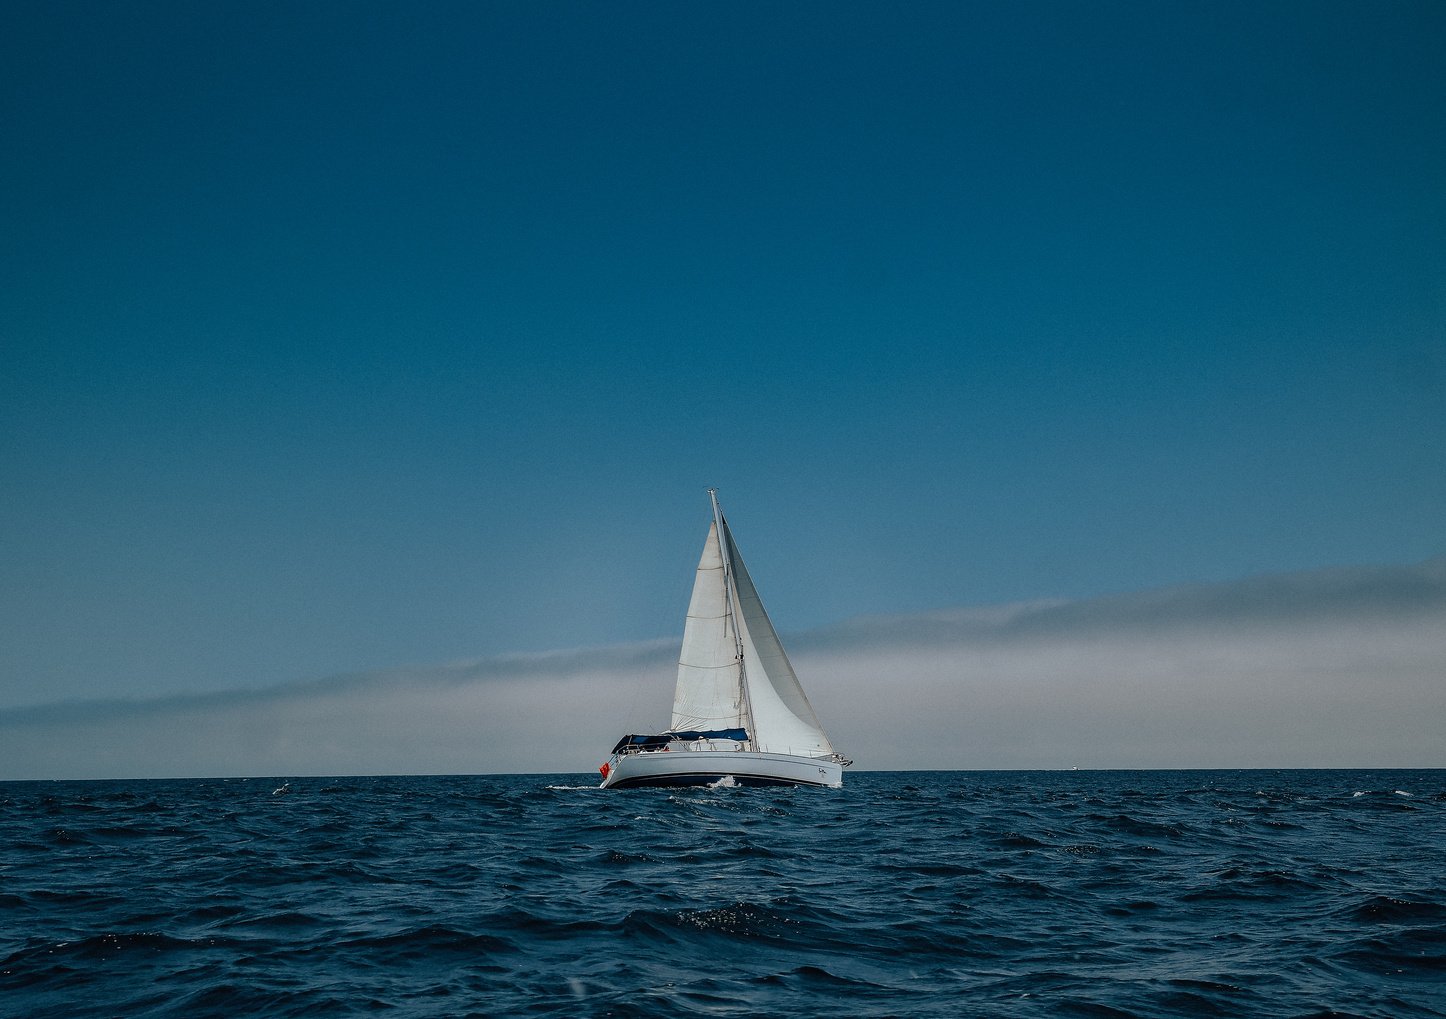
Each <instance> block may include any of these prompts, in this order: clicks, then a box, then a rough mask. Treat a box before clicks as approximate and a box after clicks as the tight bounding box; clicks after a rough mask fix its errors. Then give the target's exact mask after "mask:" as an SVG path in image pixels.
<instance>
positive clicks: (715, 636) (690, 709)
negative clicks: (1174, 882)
mask: <svg viewBox="0 0 1446 1019" xmlns="http://www.w3.org/2000/svg"><path fill="white" fill-rule="evenodd" d="M746 726H747V723H746V721H745V719H744V707H743V692H742V685H741V683H740V682H739V668H738V641H737V639H736V637H735V636H734V633H733V628H732V626H731V625H730V620H729V617H728V592H727V588H726V586H725V582H724V571H723V555H722V552H721V551H720V550H719V547H718V528H717V525H716V524H715V525H713V526H712V527H710V528H709V529H708V540H707V542H706V543H704V545H703V556H702V558H700V559H699V560H698V575H697V577H696V579H695V580H694V581H693V597H692V600H691V601H690V602H689V603H688V622H687V624H686V625H685V626H684V628H683V650H682V652H681V653H680V654H679V655H678V686H677V689H676V690H675V692H674V694H673V723H672V726H671V728H672V730H673V731H674V732H686V731H690V730H703V731H708V730H719V729H742V728H746Z"/></svg>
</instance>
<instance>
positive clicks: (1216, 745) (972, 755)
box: [0, 558, 1446, 779]
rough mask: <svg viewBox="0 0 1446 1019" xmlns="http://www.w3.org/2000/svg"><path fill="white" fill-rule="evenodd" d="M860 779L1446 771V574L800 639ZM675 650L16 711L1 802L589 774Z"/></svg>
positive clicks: (1428, 567) (652, 717)
mask: <svg viewBox="0 0 1446 1019" xmlns="http://www.w3.org/2000/svg"><path fill="white" fill-rule="evenodd" d="M786 639H787V640H788V643H789V645H790V648H791V654H792V657H793V659H794V661H795V665H796V666H797V668H798V671H799V674H800V676H801V677H802V678H803V681H804V684H805V687H806V688H807V689H808V691H809V694H810V697H811V698H812V699H813V701H814V704H815V707H816V708H817V709H818V711H819V714H820V716H821V717H822V718H823V719H824V724H825V725H826V726H827V727H828V729H829V730H830V733H831V735H832V736H833V737H834V741H835V743H836V744H838V745H839V746H840V747H841V748H843V749H844V751H845V752H847V753H849V754H850V755H852V756H853V757H854V758H855V759H856V761H857V767H859V768H862V769H954V768H958V769H993V768H999V769H1016V768H1021V769H1027V768H1067V767H1082V768H1136V767H1139V768H1168V767H1199V768H1248V767H1441V766H1446V741H1443V740H1442V737H1441V722H1442V719H1443V718H1446V683H1443V682H1442V678H1443V677H1446V558H1438V559H1433V560H1431V561H1429V562H1426V563H1422V564H1419V565H1414V566H1390V567H1356V568H1345V569H1333V570H1320V571H1311V572H1306V573H1292V574H1278V575H1272V576H1265V577H1257V578H1252V579H1248V580H1242V581H1237V582H1233V583H1222V584H1211V585H1199V586H1190V587H1176V588H1169V589H1162V590H1154V591H1147V592H1141V593H1136V594H1130V595H1123V596H1117V597H1109V598H1096V599H1090V600H1085V601H1070V602H1043V603H1030V604H1017V605H1006V606H994V607H988V608H977V609H961V610H953V611H943V612H934V613H926V614H920V615H912V616H901V617H896V618H875V619H861V620H855V621H853V622H850V623H846V624H843V625H840V626H836V627H832V628H828V629H820V630H815V631H812V632H807V633H802V634H796V635H793V636H792V638H791V639H788V638H786ZM675 654H676V647H675V646H674V644H673V642H671V641H650V642H641V643H635V644H629V645H623V646H617V647H608V648H601V649H578V650H569V651H558V652H552V653H547V654H534V655H519V656H502V657H496V658H490V659H486V660H483V661H477V662H470V663H463V664H447V665H433V666H422V667H416V668H411V669H401V670H391V671H386V672H377V673H368V674H362V675H350V676H341V677H333V678H330V679H324V680H317V681H313V682H308V683H300V684H290V685H286V686H281V687H276V688H272V689H269V690H264V691H245V692H234V693H222V694H210V695H204V696H181V697H173V698H167V699H156V700H149V701H137V702H99V701H96V702H83V703H67V704H55V705H50V706H44V707H35V708H27V709H21V710H12V711H6V712H0V779H69V778H111V777H115V778H120V777H126V778H160V777H193V776H194V777H201V776H242V775H286V776H300V775H342V774H447V773H464V774H487V773H576V772H590V771H591V770H592V769H593V768H594V767H595V766H596V764H597V762H598V761H600V760H602V759H603V757H604V755H605V753H606V751H607V750H608V749H609V748H610V747H611V746H612V743H613V741H614V740H615V739H616V738H617V736H618V735H620V734H621V733H622V732H623V731H625V730H627V731H635V730H643V729H651V728H655V727H659V726H663V725H666V722H667V710H668V705H669V704H670V703H671V687H672V682H673V662H674V658H675Z"/></svg>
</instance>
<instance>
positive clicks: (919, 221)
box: [0, 2, 1446, 707]
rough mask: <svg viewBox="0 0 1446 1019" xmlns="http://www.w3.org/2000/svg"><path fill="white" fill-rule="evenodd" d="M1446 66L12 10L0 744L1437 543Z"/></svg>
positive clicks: (1369, 44) (1248, 37)
mask: <svg viewBox="0 0 1446 1019" xmlns="http://www.w3.org/2000/svg"><path fill="white" fill-rule="evenodd" d="M1443 38H1446V5H1442V4H1440V3H1436V2H1426V3H1383V4H1364V3H1320V2H1309V3H1269V4H1256V3H1215V2H1212V3H1197V4H1158V3H1128V4H1125V3H1102V4H1087V3H1072V2H1071V3H997V4H990V5H985V4H965V3H937V4H931V3H915V4H904V5H896V4H886V3H877V4H867V5H861V4H849V3H837V2H827V3H793V4H748V3H743V4H726V5H720V4H699V3H695V4H675V3H656V4H652V3H617V4H613V3H609V4H603V3H594V4H582V3H578V4H548V3H535V2H527V3H516V4H501V3H495V4H472V3H465V4H452V5H449V4H441V3H434V4H424V5H411V4H388V5H380V4H367V3H350V2H349V3H336V4H325V3H303V4H290V3H287V4H281V3H272V4H267V3H255V2H247V3H203V4H195V3H131V4H121V3H108V4H96V3H54V2H45V3H38V2H12V3H8V4H5V5H4V8H3V11H0V104H3V105H0V139H3V141H0V707H11V706H18V705H29V704H40V703H45V702H49V701H55V700H70V699H81V698H97V697H114V696H147V695H153V694H167V693H178V692H187V691H189V692H200V691H209V690H223V689H236V688H246V687H255V686H261V685H267V684H273V683H280V682H286V681H291V680H296V679H303V678H307V677H314V676H321V675H327V674H331V673H336V672H344V671H349V670H357V669H367V668H372V667H384V666H392V665H398V664H402V663H410V662H438V661H445V660H449V659H456V658H470V657H476V656H481V655H488V654H494V653H497V652H503V651H510V650H543V649H552V648H568V647H577V646H583V645H589V644H608V643H618V642H626V641H633V640H637V639H641V638H649V637H663V636H668V635H671V634H675V633H677V632H679V631H680V630H681V617H682V612H683V608H684V606H685V604H686V599H687V590H688V587H689V585H690V583H691V571H692V566H693V563H694V562H695V561H696V556H697V553H698V548H699V547H700V545H701V542H702V538H703V535H704V533H705V531H706V528H707V520H708V505H707V500H706V497H705V495H704V489H705V487H706V486H708V485H716V486H718V487H719V488H720V490H721V494H722V498H723V501H724V506H725V508H726V509H727V511H728V512H729V515H730V519H731V520H732V522H733V524H734V527H735V530H736V531H737V533H738V534H739V538H740V542H741V543H742V544H743V547H744V550H745V553H746V554H747V555H748V557H749V560H750V566H751V567H752V569H753V572H754V575H755V577H756V579H757V580H758V581H759V583H760V586H761V587H762V589H763V590H764V592H765V597H766V599H767V601H768V602H769V606H770V609H771V610H772V612H773V614H774V616H775V618H776V620H777V621H778V623H779V626H780V627H781V628H782V629H783V630H784V631H785V633H787V632H788V631H790V630H801V629H807V628H811V627H816V626H821V625H826V624H830V623H834V622H837V621H840V620H843V619H846V618H850V617H853V616H857V615H861V614H872V613H909V612H917V611H922V610H926V609H932V608H940V607H947V606H958V605H970V604H988V603H996V602H1003V601H1011V600H1018V599H1034V598H1053V597H1088V596H1091V595H1096V594H1101V593H1111V592H1125V591H1133V590H1139V589H1142V588H1148V587H1152V586H1156V585H1162V584H1173V583H1178V582H1188V581H1197V580H1225V579H1230V578H1234V577H1241V576H1247V575H1251V574H1255V573H1262V572H1270V571H1276V570H1297V569H1309V568H1314V567H1319V566H1326V565H1333V564H1357V563H1409V562H1414V561H1419V560H1422V559H1426V558H1428V557H1431V556H1435V555H1439V554H1441V553H1442V552H1443V551H1446V539H1443V534H1446V529H1443V521H1446V240H1443V239H1446V61H1443V60H1442V59H1441V40H1442V39H1443Z"/></svg>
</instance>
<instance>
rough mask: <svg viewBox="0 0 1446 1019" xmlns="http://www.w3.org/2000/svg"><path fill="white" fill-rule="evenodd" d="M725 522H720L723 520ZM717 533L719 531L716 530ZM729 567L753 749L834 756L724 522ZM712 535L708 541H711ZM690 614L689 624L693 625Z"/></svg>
mask: <svg viewBox="0 0 1446 1019" xmlns="http://www.w3.org/2000/svg"><path fill="white" fill-rule="evenodd" d="M720 519H721V517H720ZM715 529H716V527H715ZM723 535H724V539H725V540H726V542H727V548H728V564H729V566H731V567H732V577H731V579H732V582H733V595H734V608H735V610H736V612H737V613H738V614H739V615H740V617H741V618H740V620H739V631H740V635H741V636H742V638H743V664H744V668H743V678H744V682H746V683H747V684H748V707H749V709H750V710H751V714H752V716H753V718H752V721H753V725H752V727H751V728H750V729H749V735H750V736H752V737H753V744H754V746H755V748H757V749H758V750H762V751H776V752H779V753H787V754H805V755H814V754H832V753H833V752H834V749H833V745H832V744H831V743H829V740H828V736H827V735H826V734H825V733H824V731H823V726H821V725H820V724H819V721H818V715H816V714H814V710H813V705H811V704H810V703H809V702H808V696H807V695H806V694H805V693H804V692H803V687H802V686H800V685H799V682H798V675H797V674H796V673H795V672H794V671H793V665H792V664H790V663H789V661H788V655H787V654H785V653H784V650H783V644H782V643H781V642H780V641H779V639H778V633H777V632H776V631H775V630H774V629H773V623H772V621H771V620H769V618H768V613H767V611H765V610H764V608H763V601H762V599H760V598H759V597H758V591H757V589H756V588H754V586H753V579H752V578H751V577H749V575H748V568H747V567H746V566H744V565H743V557H742V556H741V555H740V554H739V553H738V546H737V545H736V544H735V543H734V541H733V534H732V532H731V531H729V529H728V522H727V521H726V520H725V521H723ZM712 536H713V535H712V532H711V531H710V532H709V538H710V540H711V538H712ZM691 617H692V610H689V624H690V625H691V623H692V618H691Z"/></svg>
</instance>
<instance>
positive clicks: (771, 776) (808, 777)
mask: <svg viewBox="0 0 1446 1019" xmlns="http://www.w3.org/2000/svg"><path fill="white" fill-rule="evenodd" d="M708 497H709V499H710V500H711V501H712V503H713V523H712V525H711V526H710V527H709V528H708V540H707V541H706V542H705V543H704V545H703V556H702V558H701V559H700V560H699V561H698V575H697V578H696V579H695V580H694V582H693V597H692V600H691V601H690V602H689V603H688V622H687V624H686V626H685V627H684V629H683V648H682V652H681V653H680V654H679V656H678V684H677V688H676V690H675V691H674V694H673V720H672V724H671V726H670V727H669V728H668V730H667V731H666V732H660V733H654V734H648V735H639V734H629V735H627V736H624V737H623V738H622V739H620V740H618V742H617V745H616V746H615V747H613V750H612V755H611V756H610V757H609V758H608V760H607V761H606V762H605V763H604V764H603V765H602V767H601V768H599V769H598V770H599V771H601V772H602V777H603V781H602V788H604V789H610V788H615V787H616V788H626V787H629V786H671V785H709V784H713V783H722V784H725V785H726V784H736V785H819V786H830V787H833V788H837V787H839V786H841V785H843V769H844V768H845V767H847V766H848V765H849V764H851V763H852V762H851V761H849V760H848V759H846V758H845V757H844V756H843V755H842V754H840V753H838V752H837V751H836V750H834V748H833V744H832V743H830V742H829V739H828V735H827V734H826V733H825V732H824V731H823V726H822V725H820V724H819V721H818V716H817V715H816V714H814V711H813V706H812V705H811V704H809V702H808V696H807V695H806V694H805V693H804V692H803V687H802V686H800V685H799V682H798V676H797V675H796V674H795V673H794V671H793V666H792V665H791V664H790V663H789V661H788V655H786V654H785V653H784V651H783V645H782V644H781V643H780V642H779V640H778V634H777V633H776V632H775V631H774V629H773V623H772V622H771V621H770V620H769V618H768V613H767V612H765V611H764V609H763V602H762V601H761V600H760V599H759V597H758V591H757V590H756V589H755V588H754V586H753V580H752V578H750V577H749V576H748V570H747V568H746V567H745V566H744V565H743V557H742V556H741V555H739V554H738V546H737V545H736V544H735V543H734V541H733V534H732V532H731V531H729V529H728V522H727V521H726V520H724V519H723V511H722V510H721V509H720V508H719V506H718V495H717V493H716V492H715V491H714V490H713V489H711V488H710V489H709V490H708Z"/></svg>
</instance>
